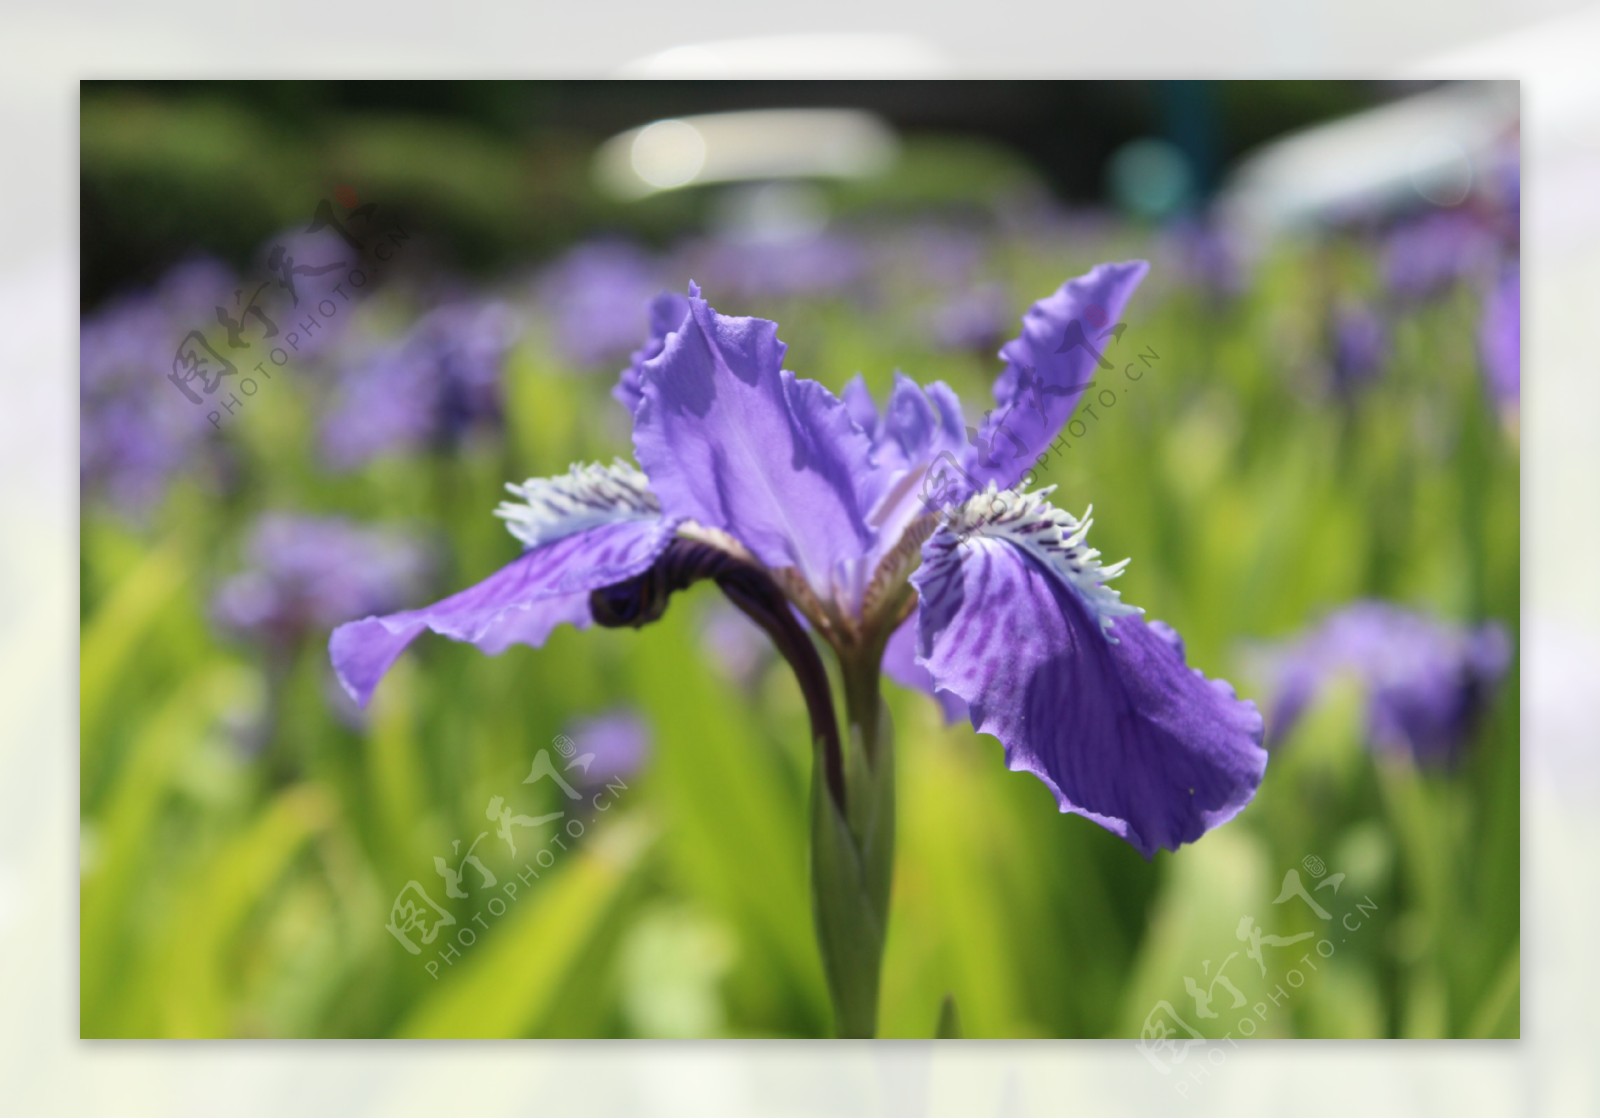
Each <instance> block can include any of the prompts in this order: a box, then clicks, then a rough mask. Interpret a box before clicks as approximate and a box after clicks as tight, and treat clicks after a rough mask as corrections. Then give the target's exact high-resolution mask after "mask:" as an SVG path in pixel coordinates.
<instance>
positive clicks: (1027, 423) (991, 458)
mask: <svg viewBox="0 0 1600 1119" xmlns="http://www.w3.org/2000/svg"><path fill="white" fill-rule="evenodd" d="M1149 268H1150V266H1149V265H1148V264H1146V263H1145V262H1144V261H1142V260H1135V261H1128V262H1126V263H1123V264H1101V265H1098V266H1097V267H1095V268H1093V269H1091V270H1090V271H1088V272H1087V273H1085V274H1084V275H1082V276H1079V277H1078V278H1077V279H1075V280H1069V281H1067V282H1066V283H1065V284H1062V285H1061V288H1060V289H1059V290H1058V291H1057V292H1056V293H1055V294H1054V295H1051V296H1049V297H1047V298H1045V299H1041V300H1039V302H1037V303H1035V304H1034V305H1033V306H1032V307H1030V308H1028V312H1027V314H1026V315H1024V316H1023V318H1022V333H1021V334H1020V335H1018V336H1017V337H1016V338H1013V339H1012V340H1011V341H1010V342H1007V343H1006V344H1005V346H1003V347H1002V348H1001V350H1000V356H1001V357H1002V358H1004V359H1005V363H1006V367H1005V371H1004V372H1002V373H1001V374H1000V376H999V377H998V378H997V379H996V380H995V383H994V399H995V406H994V408H993V409H992V410H991V411H990V412H988V413H987V414H986V415H985V417H984V423H983V426H982V427H981V428H979V429H978V430H977V431H975V432H974V433H973V442H974V447H973V449H972V451H973V453H972V465H971V467H970V470H971V472H972V475H973V476H974V477H975V478H976V479H977V481H978V483H979V484H980V485H984V484H987V483H989V482H994V483H995V484H996V485H997V486H999V487H1000V488H1001V489H1008V488H1010V487H1011V486H1014V485H1015V484H1016V483H1017V482H1018V481H1019V480H1021V479H1022V477H1023V476H1024V475H1026V474H1027V473H1028V471H1029V470H1030V469H1031V468H1032V467H1033V464H1034V462H1035V460H1036V459H1037V458H1038V456H1039V454H1040V453H1041V452H1043V451H1044V450H1045V448H1046V447H1048V446H1049V445H1050V443H1051V441H1052V440H1053V439H1055V437H1056V435H1057V433H1058V432H1060V430H1061V426H1062V425H1063V424H1065V423H1066V422H1067V418H1068V417H1069V416H1071V415H1072V410H1073V409H1074V408H1075V407H1077V404H1078V398H1079V397H1081V396H1082V395H1083V393H1084V391H1085V390H1086V389H1087V388H1088V386H1089V383H1090V381H1092V380H1093V379H1094V377H1095V376H1096V375H1097V374H1098V373H1099V372H1100V371H1101V370H1102V369H1109V368H1111V365H1112V356H1113V354H1114V352H1115V347H1116V344H1117V340H1118V339H1119V338H1120V336H1121V334H1122V329H1123V326H1124V324H1123V323H1122V322H1121V315H1122V309H1123V307H1124V306H1125V305H1126V304H1127V302H1128V297H1129V296H1131V295H1132V294H1133V290H1134V289H1135V288H1136V287H1138V286H1139V281H1140V280H1142V279H1144V275H1145V273H1146V272H1147V271H1149Z"/></svg>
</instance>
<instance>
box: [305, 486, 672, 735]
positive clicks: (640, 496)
mask: <svg viewBox="0 0 1600 1119" xmlns="http://www.w3.org/2000/svg"><path fill="white" fill-rule="evenodd" d="M510 488H511V490H512V492H514V493H516V494H519V495H520V496H522V497H523V498H524V502H523V503H517V504H513V503H510V502H508V503H506V504H504V505H502V506H501V507H500V509H499V510H498V512H499V513H500V515H501V516H502V517H504V518H505V519H506V520H507V522H508V525H509V527H510V528H511V530H512V532H513V533H514V534H516V535H517V536H518V537H519V538H520V539H522V540H523V541H524V543H526V544H528V546H529V549H528V551H526V552H524V553H523V554H522V555H521V556H520V557H518V558H517V559H516V560H513V561H512V562H511V563H509V564H507V565H506V566H505V567H503V568H501V569H500V570H499V571H497V572H495V574H493V575H491V576H489V577H488V578H487V579H485V580H483V582H481V583H478V584H477V585H476V586H472V587H469V588H467V589H466V590H464V591H460V592H458V593H457V594H453V595H451V596H450V597H449V598H446V599H444V600H442V601H440V602H436V603H434V604H433V605H432V606H426V607H423V608H422V609H420V610H406V611H403V612H401V613H398V614H388V615H384V616H382V617H368V618H364V619H362V620H361V621H358V622H349V623H347V624H345V625H342V626H340V627H339V628H338V629H336V630H334V632H333V637H332V638H331V640H330V641H329V643H328V651H329V653H330V655H331V656H332V658H333V665H334V670H335V671H336V672H337V673H338V675H339V680H340V682H341V683H342V684H343V685H344V688H345V690H346V691H347V692H349V693H350V695H351V696H352V697H353V698H354V699H355V700H356V702H357V703H359V704H361V705H362V706H365V705H366V703H367V701H368V700H369V699H370V698H371V697H372V692H373V689H375V688H376V687H377V686H378V681H379V680H381V679H382V678H383V674H384V673H385V672H387V671H388V670H389V666H390V665H392V664H393V663H394V661H395V658H396V657H398V656H399V655H400V654H401V652H402V651H404V649H405V648H406V646H407V645H409V644H411V642H412V641H414V640H415V639H416V638H417V637H418V636H419V635H420V634H421V633H422V632H423V631H424V630H432V631H433V632H434V633H437V634H440V635H442V636H444V637H448V638H451V639H452V640H455V641H465V642H469V643H470V644H472V645H475V646H477V647H478V648H479V649H481V650H482V651H483V652H485V653H488V654H490V655H497V654H499V653H502V652H504V651H505V650H506V649H507V648H509V647H510V646H512V645H518V644H520V645H531V646H535V647H537V646H539V645H542V644H543V643H544V642H545V640H546V639H548V638H549V636H550V633H551V631H552V630H554V629H555V627H556V626H558V625H561V624H563V623H565V624H568V625H574V626H577V627H579V628H580V629H581V628H583V627H585V626H587V625H588V624H589V623H590V622H591V621H592V620H593V617H592V615H591V613H590V608H589V592H590V591H592V590H597V589H599V588H601V587H607V586H612V585H614V584H616V583H620V582H623V581H624V580H627V579H631V578H633V577H634V576H636V575H638V574H640V573H641V572H643V571H645V570H647V569H649V567H650V565H651V564H653V563H654V562H655V560H656V558H657V557H658V556H659V555H661V553H662V552H663V551H664V550H665V549H666V547H667V545H668V544H669V543H670V542H671V541H672V538H673V535H674V533H675V532H676V529H677V524H678V522H677V521H675V520H670V519H667V518H664V517H662V516H661V514H660V512H659V511H658V510H657V509H656V502H655V498H654V496H653V495H651V494H650V493H649V491H648V490H646V489H644V488H643V475H641V474H640V473H639V472H638V471H637V470H636V469H634V468H633V467H631V466H629V465H628V464H626V463H617V464H615V465H613V466H610V467H601V466H588V467H581V466H580V467H574V468H573V469H572V471H571V472H570V473H568V474H566V475H563V476H561V477H559V478H550V479H535V480H533V481H530V482H527V483H525V484H524V485H522V486H513V487H510Z"/></svg>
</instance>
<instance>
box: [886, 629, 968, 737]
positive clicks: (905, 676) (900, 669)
mask: <svg viewBox="0 0 1600 1119" xmlns="http://www.w3.org/2000/svg"><path fill="white" fill-rule="evenodd" d="M919 609H920V607H919ZM920 625H921V622H920V620H919V618H918V613H917V611H913V612H912V614H911V617H909V618H907V619H906V620H905V621H904V622H903V623H901V626H900V628H899V629H897V630H895V631H894V633H892V634H891V635H890V636H889V643H888V644H887V645H886V646H885V647H884V650H883V674H884V675H885V676H887V677H889V679H891V680H893V681H894V682H895V683H896V684H899V685H900V686H901V687H902V688H910V689H911V690H912V691H918V692H926V693H927V694H928V695H930V696H932V697H933V698H934V699H936V700H938V702H939V710H940V712H941V713H942V714H943V715H944V721H945V723H946V724H947V725H948V724H950V723H958V722H960V721H961V720H962V719H965V718H966V717H967V704H966V701H965V700H963V699H962V698H961V697H960V696H958V695H956V694H955V693H954V692H947V691H941V690H940V689H939V688H938V687H936V686H935V685H934V682H933V674H932V673H931V672H929V671H928V670H927V669H926V668H924V667H923V666H922V665H921V664H919V663H917V631H918V628H919V627H920Z"/></svg>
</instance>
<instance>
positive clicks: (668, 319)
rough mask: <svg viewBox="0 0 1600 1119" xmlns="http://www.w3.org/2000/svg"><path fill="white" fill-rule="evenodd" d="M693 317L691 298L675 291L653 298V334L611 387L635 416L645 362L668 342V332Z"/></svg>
mask: <svg viewBox="0 0 1600 1119" xmlns="http://www.w3.org/2000/svg"><path fill="white" fill-rule="evenodd" d="M688 316H689V301H688V300H687V299H685V298H684V297H683V296H681V295H679V294H678V293H677V292H675V291H664V292H662V293H661V294H660V295H658V296H656V297H655V298H654V299H652V300H651V301H650V336H649V337H648V338H646V339H645V343H644V345H642V346H640V347H639V348H638V349H637V350H635V351H633V356H632V357H630V358H629V359H628V368H626V369H624V370H623V371H622V374H621V376H619V377H618V378H617V383H616V385H614V386H613V387H612V389H611V397H612V399H613V400H615V401H616V402H617V403H618V404H621V405H622V406H623V407H624V408H626V409H627V410H628V412H629V414H630V415H631V414H632V413H633V411H634V409H636V408H637V407H638V406H639V384H640V379H641V378H642V377H643V376H644V363H645V362H647V361H649V360H650V359H651V358H653V357H655V356H656V355H657V354H659V353H660V352H661V350H662V348H663V347H665V346H666V344H667V335H669V334H671V333H672V332H673V331H674V330H677V329H678V328H679V327H680V326H682V325H683V320H684V319H686V318H687V317H688Z"/></svg>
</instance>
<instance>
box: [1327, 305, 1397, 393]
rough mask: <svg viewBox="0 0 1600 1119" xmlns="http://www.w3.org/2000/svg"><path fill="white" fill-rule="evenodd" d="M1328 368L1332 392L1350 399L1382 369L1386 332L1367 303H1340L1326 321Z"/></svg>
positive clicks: (1384, 357)
mask: <svg viewBox="0 0 1600 1119" xmlns="http://www.w3.org/2000/svg"><path fill="white" fill-rule="evenodd" d="M1328 335H1329V337H1328V350H1329V354H1328V366H1329V372H1330V375H1331V377H1332V382H1333V383H1332V387H1333V390H1334V392H1336V393H1337V394H1338V395H1340V396H1349V395H1350V394H1351V393H1353V392H1355V391H1356V390H1357V389H1359V388H1360V387H1361V386H1363V385H1365V384H1367V383H1368V382H1369V381H1371V380H1372V379H1373V378H1374V377H1376V376H1377V375H1378V373H1379V372H1380V371H1381V369H1382V368H1383V364H1384V362H1385V361H1386V360H1387V359H1388V356H1389V331H1388V328H1387V327H1385V325H1384V322H1383V319H1382V318H1380V317H1379V316H1378V312H1377V311H1376V310H1374V309H1373V308H1372V307H1371V306H1370V305H1368V304H1366V303H1350V302H1346V303H1341V304H1339V305H1338V306H1337V307H1335V308H1334V309H1333V312H1332V314H1331V315H1330V316H1329V322H1328Z"/></svg>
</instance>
